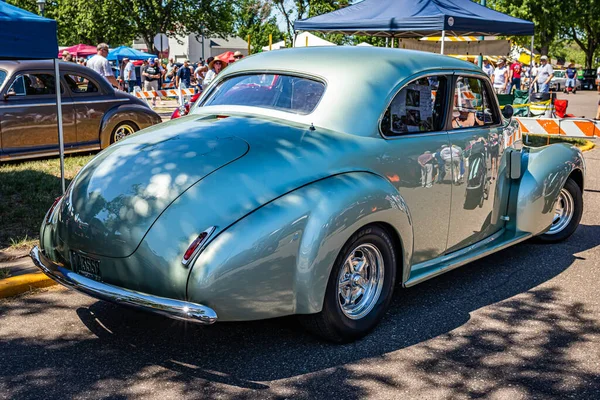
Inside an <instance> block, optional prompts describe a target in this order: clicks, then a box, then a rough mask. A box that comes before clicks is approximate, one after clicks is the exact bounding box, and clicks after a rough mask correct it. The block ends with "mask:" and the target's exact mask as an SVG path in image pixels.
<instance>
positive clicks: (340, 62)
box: [198, 46, 487, 136]
mask: <svg viewBox="0 0 600 400" xmlns="http://www.w3.org/2000/svg"><path fill="white" fill-rule="evenodd" d="M269 71H273V72H290V73H295V74H300V75H306V76H313V77H316V78H320V79H322V80H323V81H325V83H326V85H327V89H326V90H325V93H324V95H323V98H322V99H321V101H320V103H319V105H318V106H317V108H316V109H315V111H313V112H312V113H311V114H308V115H305V116H293V117H292V116H290V117H289V119H291V120H294V121H295V122H300V123H307V124H309V125H310V124H314V125H315V126H322V127H325V128H327V129H331V130H336V131H341V132H346V133H353V134H358V135H361V136H372V135H374V134H376V132H377V121H378V120H379V117H380V116H381V114H382V113H383V111H384V110H385V108H386V107H387V105H388V104H389V102H390V101H391V99H392V98H393V96H394V95H395V93H396V92H397V90H398V89H399V85H403V84H405V83H408V81H409V79H410V80H412V79H414V76H415V75H416V74H425V73H427V71H431V73H435V72H440V71H450V72H452V71H463V72H467V73H473V74H479V75H481V76H482V77H484V78H485V79H487V78H486V76H485V74H484V73H483V71H482V70H481V69H480V68H479V67H478V66H476V65H474V64H472V63H469V62H466V61H462V60H459V59H456V58H453V57H447V56H442V55H439V54H433V53H426V52H421V51H413V50H403V49H392V48H380V47H362V46H360V47H356V46H328V47H305V48H295V49H282V50H275V51H269V52H263V53H260V54H256V55H253V56H249V57H244V58H243V59H242V60H241V61H237V62H235V63H233V64H231V65H230V66H228V67H227V68H225V69H224V70H223V73H222V74H219V80H221V79H224V78H226V77H227V76H230V75H233V74H239V73H244V72H269ZM198 111H200V110H198Z"/></svg>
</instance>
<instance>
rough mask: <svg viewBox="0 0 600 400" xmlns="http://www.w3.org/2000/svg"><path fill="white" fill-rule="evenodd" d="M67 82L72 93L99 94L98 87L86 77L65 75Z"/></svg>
mask: <svg viewBox="0 0 600 400" xmlns="http://www.w3.org/2000/svg"><path fill="white" fill-rule="evenodd" d="M65 81H67V85H69V88H70V89H71V92H72V93H75V94H76V93H98V86H97V85H96V84H95V83H94V82H92V81H91V80H89V79H88V78H86V77H84V76H81V75H76V74H67V75H65Z"/></svg>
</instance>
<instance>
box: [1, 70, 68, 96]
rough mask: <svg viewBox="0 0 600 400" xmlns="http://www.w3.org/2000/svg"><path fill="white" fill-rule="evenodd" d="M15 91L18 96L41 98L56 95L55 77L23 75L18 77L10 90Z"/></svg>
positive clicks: (48, 75)
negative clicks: (41, 96)
mask: <svg viewBox="0 0 600 400" xmlns="http://www.w3.org/2000/svg"><path fill="white" fill-rule="evenodd" d="M11 90H14V92H15V93H16V94H17V96H40V95H49V94H56V90H55V82H54V75H50V74H21V75H18V76H17V77H16V78H15V80H14V81H13V83H12V85H11V86H10V88H9V89H8V91H9V92H10V91H11Z"/></svg>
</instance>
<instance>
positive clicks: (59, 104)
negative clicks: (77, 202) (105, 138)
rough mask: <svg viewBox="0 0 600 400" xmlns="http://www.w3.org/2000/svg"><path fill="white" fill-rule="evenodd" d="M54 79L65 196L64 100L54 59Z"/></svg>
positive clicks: (61, 173) (61, 174) (61, 176)
mask: <svg viewBox="0 0 600 400" xmlns="http://www.w3.org/2000/svg"><path fill="white" fill-rule="evenodd" d="M54 78H55V82H56V83H55V85H54V86H55V88H56V117H57V118H56V123H57V125H58V147H59V151H60V184H61V189H62V194H65V142H64V136H63V118H62V99H61V96H60V75H59V71H58V59H56V58H55V59H54Z"/></svg>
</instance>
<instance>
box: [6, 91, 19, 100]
mask: <svg viewBox="0 0 600 400" xmlns="http://www.w3.org/2000/svg"><path fill="white" fill-rule="evenodd" d="M16 95H17V92H15V91H14V90H12V89H11V90H9V91H8V92H6V93H4V100H7V99H8V98H9V97H11V96H16Z"/></svg>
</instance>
